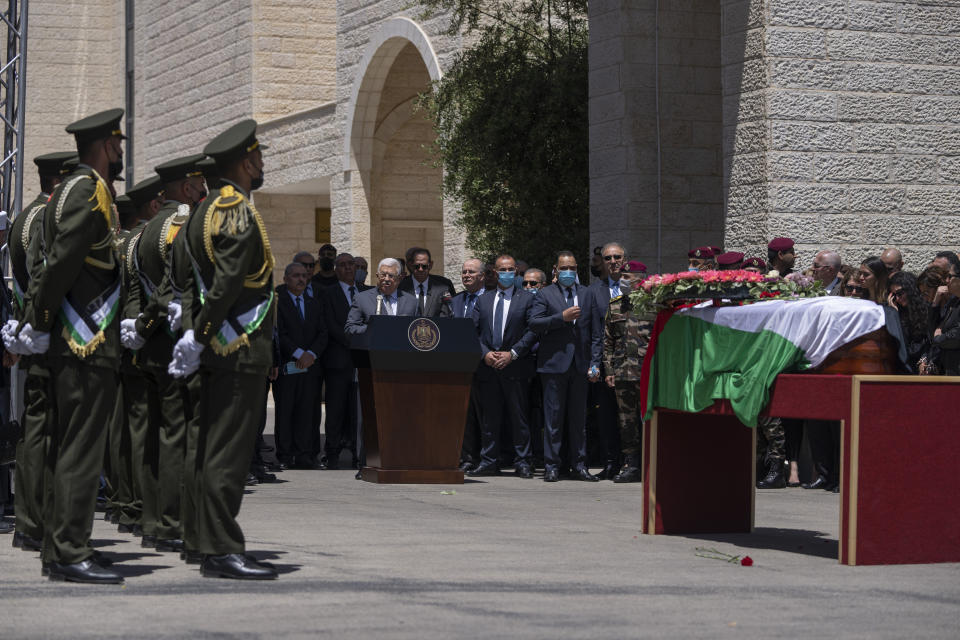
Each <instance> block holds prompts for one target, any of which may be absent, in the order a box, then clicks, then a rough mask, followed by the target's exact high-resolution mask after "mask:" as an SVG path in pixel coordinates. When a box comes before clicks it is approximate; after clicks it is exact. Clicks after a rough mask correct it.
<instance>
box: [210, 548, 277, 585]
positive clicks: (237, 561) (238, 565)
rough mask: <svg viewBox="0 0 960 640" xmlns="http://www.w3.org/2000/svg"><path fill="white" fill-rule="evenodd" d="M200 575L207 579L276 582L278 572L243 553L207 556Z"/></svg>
mask: <svg viewBox="0 0 960 640" xmlns="http://www.w3.org/2000/svg"><path fill="white" fill-rule="evenodd" d="M200 573H201V574H202V575H203V576H204V577H207V578H238V579H240V580H275V579H276V578H277V570H276V569H270V568H269V567H265V566H263V565H262V564H260V563H259V562H257V561H256V560H253V559H252V558H251V557H249V556H246V555H244V554H242V553H228V554H226V555H222V556H207V557H205V558H204V559H203V562H202V563H201V564H200Z"/></svg>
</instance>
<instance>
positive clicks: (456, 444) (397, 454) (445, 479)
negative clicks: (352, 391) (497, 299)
mask: <svg viewBox="0 0 960 640" xmlns="http://www.w3.org/2000/svg"><path fill="white" fill-rule="evenodd" d="M350 346H351V353H352V355H353V360H354V364H355V365H356V367H357V376H358V380H359V383H360V408H361V413H362V414H363V417H362V420H363V444H364V448H365V449H366V457H367V466H365V467H364V468H363V469H362V471H361V477H362V478H363V479H364V480H366V481H367V482H377V483H410V484H419V483H423V484H454V483H459V484H462V483H463V471H461V470H460V469H459V462H460V448H461V446H462V444H463V425H464V423H465V422H466V418H467V406H468V404H469V402H470V384H471V382H472V380H473V373H474V371H476V368H477V363H478V362H479V361H480V342H479V341H478V339H477V333H476V328H475V326H474V324H473V321H472V320H470V319H469V318H418V317H414V316H374V317H373V318H371V319H370V323H369V324H368V325H367V331H366V333H364V334H361V335H358V336H354V337H353V340H352V342H351V345H350Z"/></svg>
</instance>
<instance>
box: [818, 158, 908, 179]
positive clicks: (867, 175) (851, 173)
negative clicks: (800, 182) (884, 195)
mask: <svg viewBox="0 0 960 640" xmlns="http://www.w3.org/2000/svg"><path fill="white" fill-rule="evenodd" d="M814 167H815V175H816V179H817V181H818V182H847V183H851V182H885V181H886V180H887V178H888V177H889V175H890V170H889V167H888V166H887V156H877V155H865V154H859V153H843V154H819V155H817V156H816V158H815V160H814Z"/></svg>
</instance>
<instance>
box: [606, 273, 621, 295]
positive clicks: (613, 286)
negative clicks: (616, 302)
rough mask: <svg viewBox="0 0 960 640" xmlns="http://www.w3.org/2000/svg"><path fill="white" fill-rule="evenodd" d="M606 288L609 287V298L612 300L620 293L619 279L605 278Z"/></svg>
mask: <svg viewBox="0 0 960 640" xmlns="http://www.w3.org/2000/svg"><path fill="white" fill-rule="evenodd" d="M607 288H608V289H610V299H611V300H613V299H614V298H616V297H617V296H619V295H620V281H619V280H614V279H613V278H607Z"/></svg>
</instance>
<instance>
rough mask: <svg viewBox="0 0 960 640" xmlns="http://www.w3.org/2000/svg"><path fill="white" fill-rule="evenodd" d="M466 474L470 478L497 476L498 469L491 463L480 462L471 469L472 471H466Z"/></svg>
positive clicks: (498, 473)
mask: <svg viewBox="0 0 960 640" xmlns="http://www.w3.org/2000/svg"><path fill="white" fill-rule="evenodd" d="M467 475H468V476H470V477H471V478H485V477H488V476H498V475H500V469H497V468H496V467H495V466H493V465H489V464H481V465H480V466H479V467H477V468H476V469H473V470H472V471H468V472H467Z"/></svg>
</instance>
